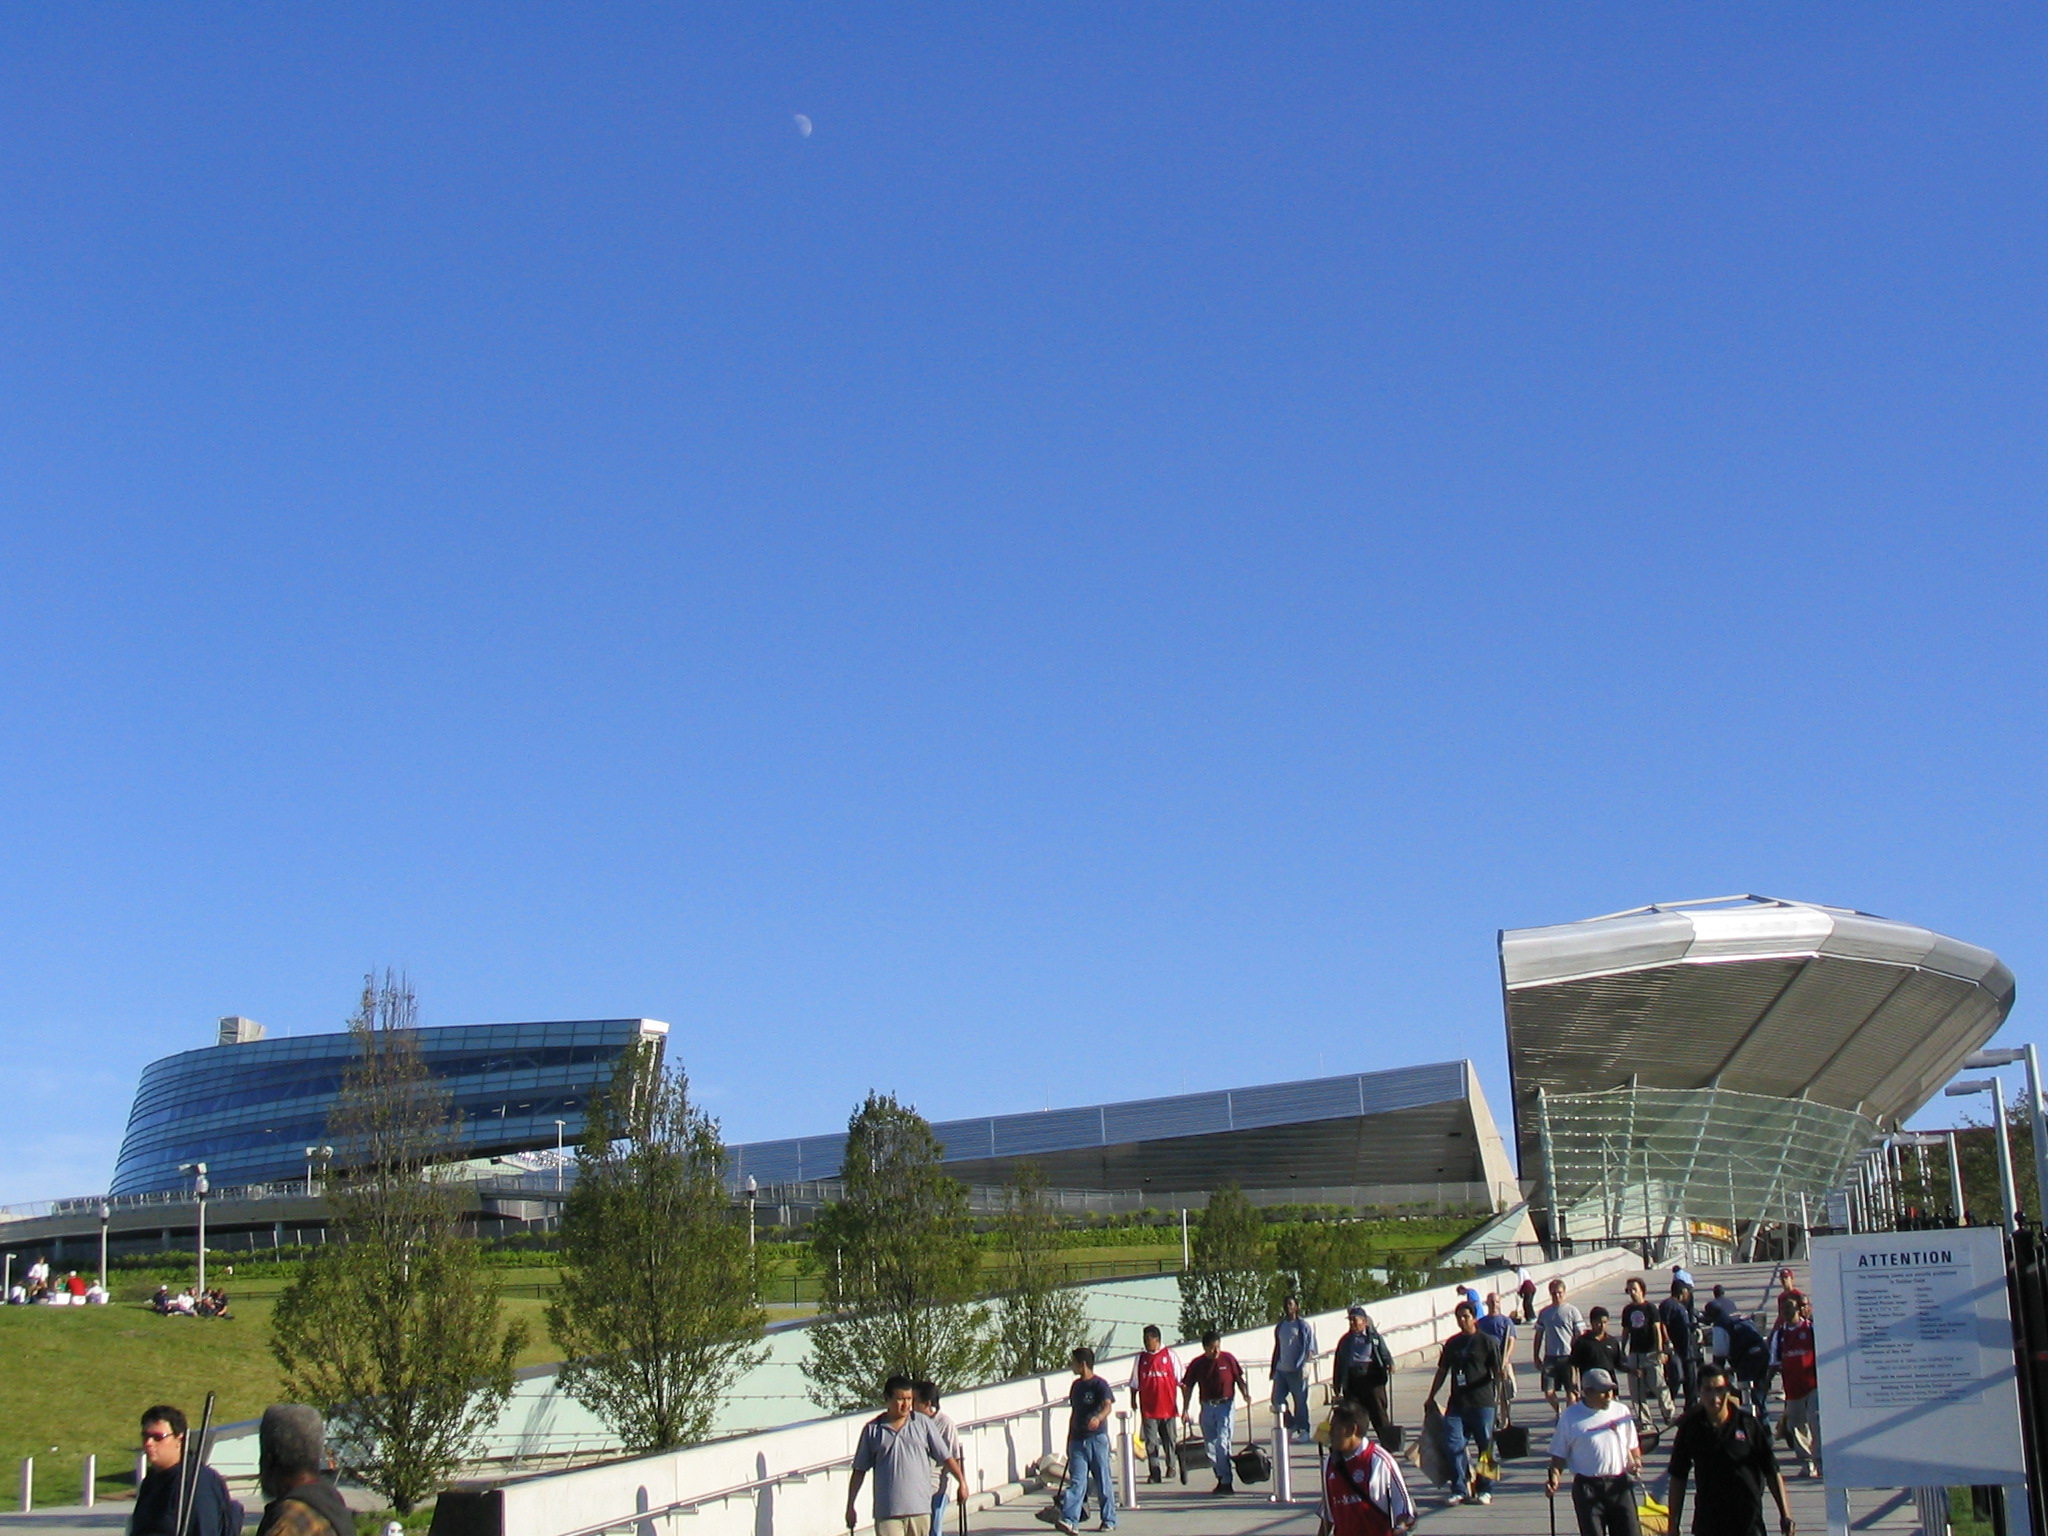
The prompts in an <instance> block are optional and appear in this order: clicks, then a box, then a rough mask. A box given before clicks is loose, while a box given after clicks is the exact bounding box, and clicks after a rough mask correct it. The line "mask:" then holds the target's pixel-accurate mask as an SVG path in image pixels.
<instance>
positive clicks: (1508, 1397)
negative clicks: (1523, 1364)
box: [1479, 1291, 1520, 1424]
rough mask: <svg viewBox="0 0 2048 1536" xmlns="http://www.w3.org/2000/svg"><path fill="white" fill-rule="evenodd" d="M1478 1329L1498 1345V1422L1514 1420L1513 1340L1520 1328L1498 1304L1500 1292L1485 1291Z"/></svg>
mask: <svg viewBox="0 0 2048 1536" xmlns="http://www.w3.org/2000/svg"><path fill="white" fill-rule="evenodd" d="M1479 1331H1480V1332H1481V1333H1483V1334H1486V1335H1487V1336H1488V1337H1489V1338H1491V1339H1492V1340H1493V1342H1494V1343H1496V1344H1498V1345H1499V1346H1500V1422H1501V1423H1502V1424H1511V1423H1513V1422H1514V1408H1513V1407H1512V1404H1513V1403H1514V1400H1515V1340H1516V1338H1517V1337H1518V1336H1519V1334H1520V1330H1519V1329H1518V1328H1516V1327H1515V1320H1514V1318H1513V1317H1511V1316H1510V1315H1509V1314H1508V1313H1507V1311H1506V1310H1505V1309H1504V1308H1503V1307H1502V1306H1501V1304H1500V1293H1499V1292H1497V1291H1488V1292H1487V1293H1486V1315H1485V1316H1484V1317H1482V1318H1480V1319H1479Z"/></svg>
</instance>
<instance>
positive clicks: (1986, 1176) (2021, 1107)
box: [1908, 1091, 2041, 1222]
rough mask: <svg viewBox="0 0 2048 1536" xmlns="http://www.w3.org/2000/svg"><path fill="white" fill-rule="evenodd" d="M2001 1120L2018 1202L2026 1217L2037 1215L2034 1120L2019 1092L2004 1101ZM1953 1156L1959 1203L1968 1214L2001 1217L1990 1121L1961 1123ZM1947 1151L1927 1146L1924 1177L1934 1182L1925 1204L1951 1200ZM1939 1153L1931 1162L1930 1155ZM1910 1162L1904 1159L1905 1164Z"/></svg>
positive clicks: (1943, 1205)
mask: <svg viewBox="0 0 2048 1536" xmlns="http://www.w3.org/2000/svg"><path fill="white" fill-rule="evenodd" d="M2005 1123H2006V1131H2007V1135H2008V1139H2009V1140H2010V1142H2011V1144H2012V1183H2013V1192H2014V1195H2015V1197H2016V1198H2017V1200H2018V1202H2019V1208H2020V1209H2021V1210H2022V1211H2024V1212H2026V1213H2027V1218H2028V1220H2030V1221H2038V1220H2039V1219H2040V1213H2041V1201H2040V1190H2039V1187H2038V1186H2039V1180H2037V1179H2036V1178H2035V1176H2034V1120H2033V1116H2032V1115H2030V1114H2029V1113H2028V1112H2027V1100H2026V1094H2025V1092H2024V1091H2022V1092H2021V1094H2020V1097H2019V1102H2018V1103H2009V1104H2007V1105H2006V1107H2005ZM1956 1143H1957V1144H1956V1158H1957V1161H1958V1162H1960V1163H1961V1164H1962V1166H1963V1203H1964V1208H1965V1209H1966V1210H1967V1211H1968V1212H1969V1214H1970V1215H1971V1216H1972V1217H1973V1218H1975V1219H1976V1220H1978V1221H1981V1222H1998V1221H2003V1220H2004V1219H2005V1200H2004V1196H2003V1195H2002V1194H2000V1192H1999V1187H1998V1147H1997V1144H1996V1143H1995V1142H1993V1140H1992V1139H1991V1126H1990V1123H1989V1121H1988V1119H1987V1120H1985V1121H1981V1122H1980V1121H1973V1122H1970V1123H1967V1124H1966V1125H1965V1126H1964V1128H1963V1130H1962V1133H1961V1134H1960V1135H1959V1136H1957V1138H1956ZM1947 1155H1948V1154H1947V1152H1946V1151H1945V1150H1943V1149H1940V1148H1932V1149H1930V1150H1929V1152H1928V1162H1929V1171H1930V1173H1931V1174H1932V1177H1931V1178H1930V1179H1929V1181H1928V1182H1929V1183H1930V1184H1932V1185H1933V1186H1934V1188H1933V1191H1932V1193H1933V1199H1932V1200H1930V1201H1928V1202H1926V1203H1927V1204H1928V1206H1929V1207H1930V1208H1931V1209H1936V1210H1940V1211H1944V1212H1946V1211H1947V1210H1948V1208H1949V1205H1950V1203H1951V1200H1950V1196H1949V1189H1948V1168H1947V1166H1946V1158H1947ZM1937 1157H1939V1158H1940V1159H1942V1161H1941V1162H1939V1163H1938V1162H1936V1158H1937ZM1912 1166H1913V1164H1912V1163H1911V1162H1909V1163H1908V1167H1909V1168H1911V1167H1912Z"/></svg>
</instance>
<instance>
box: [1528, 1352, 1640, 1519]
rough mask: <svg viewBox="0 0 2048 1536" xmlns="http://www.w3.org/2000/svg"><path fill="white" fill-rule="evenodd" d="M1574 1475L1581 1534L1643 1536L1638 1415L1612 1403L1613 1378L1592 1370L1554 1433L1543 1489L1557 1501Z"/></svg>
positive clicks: (1552, 1432) (1580, 1383)
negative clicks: (1639, 1508) (1562, 1484)
mask: <svg viewBox="0 0 2048 1536" xmlns="http://www.w3.org/2000/svg"><path fill="white" fill-rule="evenodd" d="M1567 1467H1569V1468H1571V1472H1572V1508H1573V1509H1574V1510H1576V1511H1577V1513H1578V1517H1579V1536H1603V1532H1604V1536H1641V1527H1640V1526H1639V1525H1638V1524H1637V1521H1636V1495H1635V1483H1634V1479H1635V1477H1637V1476H1638V1475H1639V1474H1640V1473H1641V1472H1642V1470H1643V1450H1642V1445H1641V1443H1640V1442H1639V1441H1638V1440H1637V1439H1636V1420H1635V1415H1634V1413H1632V1412H1631V1411H1630V1410H1629V1409H1628V1407H1627V1406H1626V1405H1624V1404H1621V1403H1617V1402H1616V1401H1615V1400H1614V1377H1613V1376H1612V1375H1611V1374H1609V1373H1608V1372H1606V1371H1603V1370H1599V1369H1597V1368H1596V1369H1594V1370H1590V1371H1588V1372H1586V1373H1585V1375H1584V1376H1582V1377H1581V1378H1580V1379H1579V1401H1577V1402H1576V1403H1573V1404H1572V1405H1571V1406H1569V1407H1568V1408H1566V1409H1565V1410H1564V1412H1563V1413H1561V1414H1559V1415H1558V1420H1557V1428H1556V1429H1555V1430H1553V1431H1551V1435H1550V1475H1549V1476H1548V1477H1547V1478H1546V1479H1545V1480H1544V1485H1543V1491H1544V1492H1545V1493H1546V1494H1547V1495H1549V1496H1550V1497H1551V1498H1556V1497H1557V1485H1558V1482H1559V1480H1560V1479H1561V1478H1562V1477H1563V1475H1564V1471H1565V1468H1567Z"/></svg>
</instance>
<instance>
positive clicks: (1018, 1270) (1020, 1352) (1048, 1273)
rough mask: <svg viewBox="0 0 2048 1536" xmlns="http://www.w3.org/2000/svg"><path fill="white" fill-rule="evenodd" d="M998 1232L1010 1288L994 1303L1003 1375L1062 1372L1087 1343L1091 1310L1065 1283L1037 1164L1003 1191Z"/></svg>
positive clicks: (1022, 1169)
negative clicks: (1001, 1241) (1077, 1349)
mask: <svg viewBox="0 0 2048 1536" xmlns="http://www.w3.org/2000/svg"><path fill="white" fill-rule="evenodd" d="M999 1231H1000V1232H1001V1235H1002V1239H1003V1248H1004V1251H1005V1252H1006V1253H1007V1254H1008V1255H1009V1259H1010V1267H1011V1281H1010V1288H1009V1290H1008V1291H1006V1292H1005V1293H1004V1294H1003V1296H1002V1298H1001V1299H1000V1300H999V1301H998V1302H997V1303H996V1335H997V1339H998V1348H999V1349H1000V1351H1001V1355H1002V1370H1003V1374H1004V1375H1006V1376H1037V1375H1040V1374H1041V1373H1043V1372H1046V1371H1057V1370H1061V1369H1063V1368H1064V1367H1065V1366H1066V1364H1067V1362H1068V1360H1069V1359H1070V1358H1071V1357H1072V1355H1073V1352H1074V1350H1075V1348H1076V1347H1077V1346H1079V1345H1081V1344H1084V1343H1086V1342H1087V1334H1088V1310H1087V1308H1086V1307H1085V1306H1084V1305H1083V1304H1082V1300H1081V1295H1080V1293H1079V1292H1078V1291H1075V1290H1072V1289H1069V1288H1068V1287H1066V1286H1064V1285H1062V1284H1061V1281H1062V1280H1063V1279H1064V1278H1065V1276H1064V1274H1063V1272H1062V1269H1061V1266H1060V1263H1059V1254H1060V1252H1061V1248H1060V1224H1059V1217H1058V1215H1057V1214H1056V1213H1055V1212H1054V1211H1053V1208H1052V1203H1051V1202H1050V1201H1049V1200H1048V1199H1047V1198H1046V1193H1045V1175H1044V1173H1043V1172H1041V1171H1040V1169H1039V1167H1038V1165H1037V1164H1036V1163H1034V1162H1030V1161H1026V1162H1022V1163H1019V1164H1018V1165H1017V1168H1016V1171H1015V1172H1014V1173H1013V1174H1012V1175H1011V1177H1010V1182H1009V1183H1008V1184H1007V1185H1005V1186H1004V1189H1003V1215H1002V1223H1001V1226H1000V1228H999Z"/></svg>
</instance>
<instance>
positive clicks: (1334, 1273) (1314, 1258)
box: [1273, 1221, 1386, 1312]
mask: <svg viewBox="0 0 2048 1536" xmlns="http://www.w3.org/2000/svg"><path fill="white" fill-rule="evenodd" d="M1273 1249H1274V1261H1275V1264H1276V1267H1277V1268H1278V1270H1279V1276H1278V1279H1279V1283H1280V1284H1281V1285H1282V1286H1284V1287H1285V1289H1286V1290H1291V1291H1292V1292H1293V1293H1294V1294H1295V1295H1296V1296H1298V1297H1299V1298H1300V1299H1301V1309H1302V1311H1304V1312H1335V1311H1337V1310H1338V1309H1339V1308H1341V1307H1347V1306H1349V1305H1350V1304H1351V1303H1352V1302H1354V1301H1371V1300H1373V1299H1374V1298H1375V1297H1378V1296H1383V1295H1385V1294H1386V1288H1385V1287H1384V1286H1382V1285H1381V1284H1380V1283H1379V1281H1378V1280H1377V1279H1375V1278H1374V1277H1373V1273H1372V1240H1371V1237H1370V1235H1369V1229H1368V1227H1367V1226H1366V1224H1365V1223H1364V1222H1362V1221H1302V1222H1295V1223H1293V1224H1292V1225H1291V1226H1289V1227H1288V1228H1287V1229H1286V1230H1285V1231H1283V1232H1282V1233H1281V1234H1280V1237H1279V1240H1278V1241H1277V1242H1276V1243H1275V1244H1274V1245H1273ZM1283 1294H1284V1291H1283Z"/></svg>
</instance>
